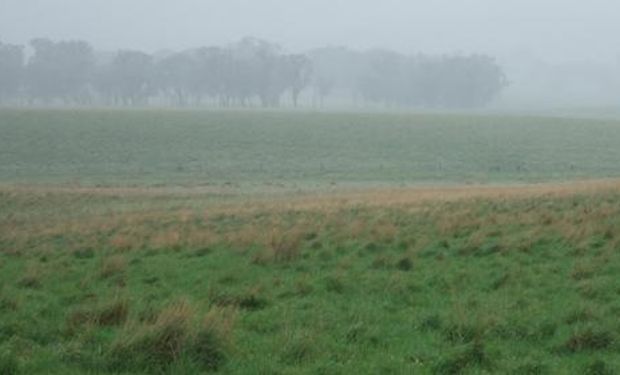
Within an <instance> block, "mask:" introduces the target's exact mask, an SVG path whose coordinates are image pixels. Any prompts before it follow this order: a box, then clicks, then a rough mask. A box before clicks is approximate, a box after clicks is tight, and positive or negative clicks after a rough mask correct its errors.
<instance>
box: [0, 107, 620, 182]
mask: <svg viewBox="0 0 620 375" xmlns="http://www.w3.org/2000/svg"><path fill="white" fill-rule="evenodd" d="M0 134H2V137H0V183H22V184H23V183H26V184H31V183H39V184H49V183H53V184H82V185H88V186H93V185H100V186H110V185H112V186H114V185H116V186H126V185H134V186H154V185H164V186H179V185H190V186H196V185H212V186H227V187H230V186H233V187H240V188H241V189H243V190H250V189H251V190H264V189H265V188H273V187H274V186H276V187H277V186H284V187H286V188H287V189H289V190H290V189H316V188H317V187H321V188H322V187H329V186H332V185H334V184H336V185H345V186H356V185H357V186H364V187H366V186H369V185H384V186H385V185H387V186H393V185H394V184H406V185H409V184H418V183H429V182H430V183H463V182H532V181H546V180H552V179H555V180H562V179H575V178H592V177H620V166H619V165H618V162H617V161H618V160H620V148H619V147H618V144H620V120H585V119H574V120H571V119H561V118H537V117H501V116H473V115H437V114H435V115H423V114H419V115H410V114H319V113H291V112H192V111H189V112H182V111H86V110H84V111H73V112H70V111H9V110H5V111H1V112H0Z"/></svg>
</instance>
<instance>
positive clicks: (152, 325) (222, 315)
mask: <svg viewBox="0 0 620 375" xmlns="http://www.w3.org/2000/svg"><path fill="white" fill-rule="evenodd" d="M196 315H197V313H196V311H195V309H194V308H193V306H192V305H191V304H190V303H189V302H187V301H185V300H181V301H179V302H176V303H174V304H172V305H170V306H168V307H167V308H165V309H163V310H162V311H161V312H160V313H159V314H158V315H157V317H156V318H155V320H154V321H152V322H147V323H142V324H137V325H132V324H129V325H127V326H126V327H125V329H124V332H122V333H121V335H120V337H119V338H118V339H117V340H116V341H115V342H114V343H113V344H112V347H111V349H110V351H109V353H108V355H109V363H110V370H112V371H144V372H160V371H166V370H167V369H169V368H170V367H171V366H173V365H174V364H175V363H178V362H180V361H183V362H188V361H189V362H192V363H194V364H196V365H198V366H199V367H200V368H202V369H203V370H205V371H215V370H218V369H219V368H220V367H221V366H222V365H223V364H224V362H225V361H226V359H227V356H228V353H229V351H230V350H231V347H232V330H233V325H234V320H235V313H234V311H233V310H230V309H224V308H214V309H212V310H210V311H209V312H208V313H207V314H206V316H205V317H204V318H203V319H202V321H201V322H197V320H196Z"/></svg>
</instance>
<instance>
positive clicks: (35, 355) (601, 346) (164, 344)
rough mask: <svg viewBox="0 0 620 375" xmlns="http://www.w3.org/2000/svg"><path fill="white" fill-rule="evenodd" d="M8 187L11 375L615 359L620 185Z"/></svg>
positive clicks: (1, 244)
mask: <svg viewBox="0 0 620 375" xmlns="http://www.w3.org/2000/svg"><path fill="white" fill-rule="evenodd" d="M210 194H211V193H200V194H186V195H182V194H181V195H180V194H167V193H157V194H155V193H149V191H148V190H145V191H136V192H132V191H125V190H121V191H114V190H110V191H105V190H101V191H98V190H88V189H86V190H77V191H71V190H58V189H57V190H49V191H46V190H42V189H14V188H5V189H1V190H0V249H1V251H0V373H7V374H11V373H24V374H33V373H50V372H52V373H59V374H60V373H62V374H70V373H75V374H82V373H170V374H173V373H174V374H177V373H201V372H209V371H219V372H223V373H269V374H272V373H273V374H277V373H282V374H286V373H329V374H334V373H343V374H345V373H372V374H375V373H436V374H450V373H461V372H470V373H515V374H544V373H554V374H557V373H565V374H574V373H592V374H607V373H615V372H616V371H619V370H620V355H619V354H620V323H619V321H618V314H620V299H619V298H618V297H619V296H620V278H618V277H617V276H618V274H619V272H620V251H619V250H620V185H618V184H617V183H615V182H613V181H612V182H608V183H596V184H584V185H575V186H573V187H570V186H568V185H565V186H555V187H554V186H552V185H548V186H542V187H535V188H531V187H525V188H488V189H484V188H470V189H443V190H442V189H440V190H434V191H433V190H431V189H429V190H424V189H417V190H415V189H414V190H392V191H384V192H381V191H375V192H369V193H362V192H358V193H349V194H342V195H333V196H331V197H325V196H323V197H297V198H289V199H280V200H274V199H263V200H257V201H252V202H249V201H238V200H235V199H230V200H227V199H225V198H222V197H221V196H216V197H214V196H212V195H210Z"/></svg>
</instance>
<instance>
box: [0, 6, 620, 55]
mask: <svg viewBox="0 0 620 375" xmlns="http://www.w3.org/2000/svg"><path fill="white" fill-rule="evenodd" d="M619 14H620V1H618V0H589V1H584V0H425V1H421V0H381V1H379V0H374V1H369V0H218V1H216V0H174V1H173V0H161V1H160V0H0V41H4V42H12V43H20V44H25V43H27V41H28V40H29V39H31V38H33V37H38V36H46V37H51V38H53V39H85V40H88V41H89V42H91V43H93V44H94V45H95V46H96V47H97V48H98V49H108V50H112V49H117V48H138V49H144V50H147V51H156V50H161V49H175V50H177V49H183V48H187V47H195V46H200V45H212V44H226V43H229V42H233V41H236V40H238V39H240V38H241V37H244V36H248V35H252V36H257V37H261V38H265V39H268V40H271V41H274V42H278V43H280V44H282V45H283V46H285V47H286V48H287V49H289V50H292V51H297V50H302V49H308V48H312V47H319V46H324V45H347V46H351V47H356V48H371V47H387V48H392V49H397V50H399V51H403V52H427V53H436V52H464V53H469V52H483V53H490V54H493V55H496V56H498V57H500V58H501V57H510V56H514V55H524V54H525V55H530V56H532V57H541V58H544V59H547V60H586V59H588V60H607V61H616V60H617V59H618V58H619V57H620V40H619V36H620V22H618V17H619Z"/></svg>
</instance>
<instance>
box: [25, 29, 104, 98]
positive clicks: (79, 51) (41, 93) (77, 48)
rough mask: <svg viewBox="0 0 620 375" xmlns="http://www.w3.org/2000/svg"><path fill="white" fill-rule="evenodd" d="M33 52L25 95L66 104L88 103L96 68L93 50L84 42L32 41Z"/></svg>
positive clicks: (28, 69)
mask: <svg viewBox="0 0 620 375" xmlns="http://www.w3.org/2000/svg"><path fill="white" fill-rule="evenodd" d="M30 45H31V46H32V48H33V49H34V55H33V56H32V57H31V59H30V61H29V62H28V66H27V74H28V85H27V86H28V92H29V94H30V95H31V97H32V98H38V99H42V100H44V101H47V102H49V101H51V100H53V99H55V98H60V99H62V100H63V101H64V102H65V103H83V102H85V101H87V100H88V95H89V83H90V80H91V78H92V73H93V71H94V67H95V57H94V53H93V49H92V47H91V46H90V45H89V44H88V43H86V42H83V41H63V42H57V43H55V42H52V41H51V40H49V39H33V40H32V41H31V42H30Z"/></svg>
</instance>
